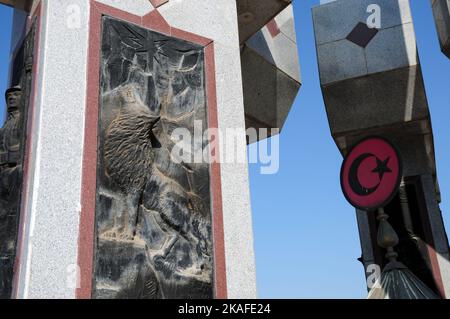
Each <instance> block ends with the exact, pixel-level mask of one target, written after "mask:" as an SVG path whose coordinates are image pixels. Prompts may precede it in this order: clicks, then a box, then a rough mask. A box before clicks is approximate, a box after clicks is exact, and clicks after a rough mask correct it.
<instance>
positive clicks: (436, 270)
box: [427, 243, 448, 299]
mask: <svg viewBox="0 0 450 319" xmlns="http://www.w3.org/2000/svg"><path fill="white" fill-rule="evenodd" d="M433 246H434V243H433ZM433 246H431V245H427V251H428V256H429V258H430V263H431V269H432V270H431V271H432V274H433V279H434V282H435V283H436V286H437V289H438V290H439V294H440V295H441V297H442V298H444V299H445V298H446V297H448V296H446V295H445V289H444V282H443V281H442V275H441V268H440V267H439V262H438V259H437V252H436V250H435V249H434V248H433Z"/></svg>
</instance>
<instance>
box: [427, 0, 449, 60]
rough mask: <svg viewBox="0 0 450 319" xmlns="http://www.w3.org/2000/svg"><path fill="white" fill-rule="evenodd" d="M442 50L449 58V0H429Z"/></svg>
mask: <svg viewBox="0 0 450 319" xmlns="http://www.w3.org/2000/svg"><path fill="white" fill-rule="evenodd" d="M431 5H432V7H433V15H434V20H435V22H436V30H437V33H438V38H439V43H440V45H441V49H442V52H443V53H444V54H445V55H446V56H447V57H448V58H450V1H449V0H431Z"/></svg>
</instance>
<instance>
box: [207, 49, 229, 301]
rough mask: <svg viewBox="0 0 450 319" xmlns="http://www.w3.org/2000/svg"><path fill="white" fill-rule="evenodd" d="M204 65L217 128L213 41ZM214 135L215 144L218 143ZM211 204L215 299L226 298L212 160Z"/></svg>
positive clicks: (218, 187)
mask: <svg viewBox="0 0 450 319" xmlns="http://www.w3.org/2000/svg"><path fill="white" fill-rule="evenodd" d="M205 66H206V70H205V73H206V96H207V100H208V125H209V127H210V128H218V127H219V121H218V117H217V90H216V71H215V69H216V66H215V59H214V43H213V42H212V43H210V44H209V45H208V46H207V47H206V48H205ZM218 138H219V137H218V136H216V140H215V142H216V145H220V143H219V140H218ZM215 151H216V154H215V157H216V158H220V154H219V148H218V147H216V148H215ZM210 179H211V181H210V183H211V193H212V198H211V204H212V211H213V221H212V222H213V242H214V288H215V297H216V298H217V299H226V298H227V276H226V273H227V272H226V261H225V234H224V225H223V210H222V209H223V208H222V180H221V174H220V163H218V162H213V163H211V165H210Z"/></svg>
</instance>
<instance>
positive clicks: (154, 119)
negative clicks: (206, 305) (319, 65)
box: [0, 0, 300, 299]
mask: <svg viewBox="0 0 450 319" xmlns="http://www.w3.org/2000/svg"><path fill="white" fill-rule="evenodd" d="M0 3H3V4H6V5H10V6H13V7H14V8H15V11H14V21H13V37H12V48H11V52H12V54H13V55H14V56H15V57H16V58H15V59H14V61H11V65H13V67H12V69H11V75H12V80H11V87H12V88H11V89H10V90H9V91H8V92H7V104H8V114H9V115H8V119H7V121H6V123H5V124H4V127H3V129H2V131H1V132H0V135H1V141H0V142H1V143H0V162H1V163H0V164H1V165H0V174H1V181H0V185H1V190H2V202H1V204H2V206H1V207H0V208H1V209H0V225H1V226H0V227H1V228H0V243H1V246H0V247H1V251H0V253H1V257H2V259H1V260H2V272H1V284H2V285H1V287H0V288H1V289H0V291H1V297H2V298H133V299H134V298H138V299H158V298H254V297H256V285H255V265H254V254H253V238H252V226H251V212H250V204H249V203H250V199H249V189H248V172H247V164H246V163H221V162H218V161H214V160H211V159H213V158H214V157H218V156H219V155H220V156H227V152H229V150H228V148H226V147H225V146H224V144H223V143H220V138H221V137H220V135H214V137H215V139H214V141H211V140H210V139H209V137H210V136H209V135H208V134H210V133H209V132H211V131H214V130H219V131H221V132H223V131H226V129H228V128H233V129H241V130H242V132H243V133H242V134H241V135H239V136H238V140H239V141H238V142H239V143H237V145H238V146H237V148H238V149H237V151H238V152H242V153H243V154H245V153H246V142H255V141H256V140H255V139H252V140H248V141H246V140H245V139H246V135H245V133H244V132H245V129H246V128H255V129H258V128H261V127H264V128H280V127H282V125H283V123H284V121H285V119H286V116H287V114H288V112H289V109H290V107H291V106H292V103H293V101H294V98H295V96H296V94H297V92H298V90H299V88H300V74H299V63H298V57H297V48H296V44H295V42H296V40H295V27H294V21H293V11H292V6H291V4H290V1H286V0H270V1H269V0H265V1H259V0H258V1H241V0H238V1H229V0H217V1H213V2H205V1H197V0H182V1H180V0H178V1H171V0H168V1H167V0H165V1H157V0H133V1H116V0H74V1H70V2H67V1H54V0H35V1H27V0H24V1H0ZM286 45H288V47H287V46H286ZM20 52H23V53H20ZM256 59H257V60H258V61H259V64H258V65H255V64H254V61H255V60H256ZM241 61H242V63H241ZM260 66H263V67H260ZM255 77H258V78H259V80H256V78H255ZM261 79H264V81H261ZM16 85H20V87H21V89H20V88H19V87H18V86H16ZM20 93H21V94H20ZM20 95H21V97H22V98H21V99H20V103H19V97H20ZM276 95H278V96H285V98H283V99H281V98H278V99H277V98H274V96H276ZM262 102H264V103H263V104H262ZM179 131H182V132H189V133H190V134H192V135H193V136H194V143H193V147H192V148H191V149H190V152H191V153H192V154H194V155H196V154H198V153H200V154H202V155H204V157H205V158H206V159H207V160H206V161H200V162H197V161H194V162H189V161H186V160H184V158H185V157H184V156H185V155H186V154H183V155H182V156H180V158H178V157H177V156H174V152H173V149H174V148H175V146H176V145H177V141H175V140H174V139H173V137H174V132H179ZM195 136H200V139H195ZM205 136H206V137H205ZM260 138H264V137H262V136H256V139H260ZM204 150H207V151H206V152H204ZM188 155H189V154H188ZM208 159H210V161H209V160H208ZM16 189H19V190H20V192H17V191H15V190H16ZM3 265H5V266H3Z"/></svg>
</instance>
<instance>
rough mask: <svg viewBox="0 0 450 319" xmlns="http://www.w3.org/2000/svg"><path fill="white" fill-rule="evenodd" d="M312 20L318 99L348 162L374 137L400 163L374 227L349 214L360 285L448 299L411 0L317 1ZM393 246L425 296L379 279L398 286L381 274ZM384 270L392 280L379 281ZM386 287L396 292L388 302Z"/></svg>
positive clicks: (372, 218)
mask: <svg viewBox="0 0 450 319" xmlns="http://www.w3.org/2000/svg"><path fill="white" fill-rule="evenodd" d="M436 2H437V1H436ZM313 20H314V30H315V40H316V48H317V56H318V64H319V73H320V82H321V87H322V93H323V98H324V102H325V107H326V109H327V115H328V120H329V124H330V129H331V135H332V137H333V139H334V141H335V143H336V145H337V146H338V148H339V150H340V152H341V153H342V154H343V155H344V156H346V155H348V153H349V151H350V150H351V149H352V147H353V146H354V145H356V144H357V142H358V141H360V140H361V139H363V138H365V137H368V136H372V135H377V136H381V137H383V138H386V139H388V140H390V141H392V143H393V144H394V145H396V147H397V148H398V150H399V153H400V155H401V157H402V166H403V176H402V180H401V183H400V186H399V189H398V191H397V192H396V193H395V195H394V197H393V198H392V200H391V201H389V203H387V204H386V205H385V206H384V207H383V208H384V211H383V212H381V213H379V214H378V218H377V214H376V213H374V212H373V211H367V210H365V208H364V205H360V206H359V207H358V206H357V207H358V208H357V209H356V216H357V220H358V227H359V236H360V241H361V248H362V256H361V258H360V260H361V262H362V263H363V265H364V270H365V274H366V277H367V279H368V282H369V281H370V278H376V277H377V276H373V275H374V274H375V272H377V269H381V270H383V274H384V276H383V274H382V275H381V288H380V286H378V287H375V289H372V291H371V293H370V295H369V297H370V298H399V297H402V298H405V296H407V298H425V297H431V296H433V295H436V296H439V297H441V298H448V297H449V296H450V277H449V273H450V272H449V269H450V268H449V267H450V263H449V250H448V247H449V246H448V240H447V236H446V233H445V229H444V225H443V221H442V216H441V211H440V208H439V202H440V192H439V183H438V177H437V174H436V164H435V156H434V144H433V132H432V128H431V119H430V114H429V110H428V102H427V98H426V92H425V87H424V79H423V76H422V72H421V66H420V60H419V56H418V53H417V48H416V41H415V34H414V26H413V20H412V16H411V11H410V5H409V1H408V0H376V1H373V0H331V1H330V0H328V1H321V5H319V6H316V7H314V8H313ZM363 160H364V159H363ZM381 160H385V158H381ZM370 161H371V162H370ZM363 165H366V169H367V170H368V169H369V168H371V169H375V168H376V166H377V165H376V162H375V159H374V157H370V158H367V161H365V162H364V163H363ZM367 165H369V166H367ZM370 165H372V166H373V167H372V166H370ZM388 168H389V167H388ZM371 174H372V175H371V178H373V180H372V181H370V180H368V179H367V180H366V182H365V183H366V184H364V185H365V187H366V189H369V190H370V189H371V187H375V185H376V183H377V182H380V179H379V177H377V173H376V172H375V171H374V172H372V173H371ZM377 178H378V179H377ZM364 185H363V186H364ZM369 193H370V192H369ZM366 195H367V194H366ZM387 216H389V221H390V224H391V226H392V227H391V228H392V229H393V231H395V232H390V233H391V235H390V236H388V239H389V240H385V238H384V236H380V235H379V234H380V231H381V234H385V233H386V232H385V231H383V229H386V227H384V226H382V224H384V225H386V223H385V222H386V219H387ZM380 225H381V226H380ZM389 227H390V226H389ZM389 227H388V228H389ZM377 233H378V239H377ZM395 233H397V234H398V240H396V239H395V238H396V237H397V235H393V234H395ZM397 243H398V244H397ZM394 246H396V247H395V250H396V254H398V260H399V261H400V262H401V263H402V264H403V265H405V266H406V267H407V268H408V269H409V270H410V271H411V272H412V273H413V274H414V276H415V277H417V278H418V279H419V281H421V282H423V284H422V287H423V286H426V287H428V290H430V291H431V293H430V294H420V293H417V291H415V292H412V293H411V291H408V290H407V289H408V288H406V287H405V286H403V288H404V289H406V290H404V291H399V290H401V289H402V288H401V287H400V286H402V284H401V282H403V281H400V284H399V282H398V281H395V280H394V281H392V280H385V279H384V278H387V277H390V278H391V279H392V278H397V279H398V278H399V277H397V275H398V272H397V271H399V273H401V272H406V269H405V268H406V267H403V266H402V267H399V265H398V264H397V266H396V267H391V266H389V267H388V266H387V265H389V264H390V262H392V258H391V257H392V254H386V249H388V248H389V249H392V248H393V247H394ZM409 270H408V272H409ZM392 271H394V272H395V274H394V275H393V277H392V276H390V275H389V276H387V274H388V273H391V274H392ZM406 276H407V277H409V274H408V275H406ZM378 277H379V276H378ZM401 277H402V278H405V277H404V276H403V275H401ZM410 279H411V278H410ZM411 280H412V281H413V282H416V283H417V282H418V281H417V280H415V279H411ZM394 282H397V284H398V286H397V288H394V290H396V291H395V293H394V294H393V293H392V288H391V287H392V286H391V285H395V283H394ZM417 287H421V286H420V285H419V286H417ZM369 288H373V287H370V286H369ZM380 291H381V292H380Z"/></svg>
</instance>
